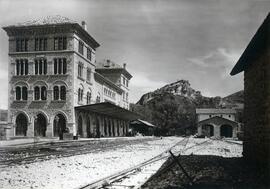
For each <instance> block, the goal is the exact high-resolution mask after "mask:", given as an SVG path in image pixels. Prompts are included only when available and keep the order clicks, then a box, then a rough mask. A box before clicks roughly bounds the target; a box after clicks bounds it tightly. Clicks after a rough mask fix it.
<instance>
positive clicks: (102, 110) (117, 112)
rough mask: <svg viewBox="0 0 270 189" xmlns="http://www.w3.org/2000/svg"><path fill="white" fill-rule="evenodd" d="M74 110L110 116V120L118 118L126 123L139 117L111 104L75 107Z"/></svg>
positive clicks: (103, 103)
mask: <svg viewBox="0 0 270 189" xmlns="http://www.w3.org/2000/svg"><path fill="white" fill-rule="evenodd" d="M75 110H78V111H89V112H94V113H98V114H103V115H106V116H111V117H112V118H118V119H122V120H127V121H131V120H135V119H138V118H139V117H140V116H139V115H138V114H136V113H134V112H131V111H129V110H127V109H124V108H121V107H120V106H116V105H115V104H112V103H110V102H102V103H97V104H88V105H84V106H77V107H75Z"/></svg>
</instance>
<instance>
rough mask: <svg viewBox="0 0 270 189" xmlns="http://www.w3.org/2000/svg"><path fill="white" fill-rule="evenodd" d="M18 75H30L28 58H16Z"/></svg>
mask: <svg viewBox="0 0 270 189" xmlns="http://www.w3.org/2000/svg"><path fill="white" fill-rule="evenodd" d="M16 75H28V60H27V59H17V60H16Z"/></svg>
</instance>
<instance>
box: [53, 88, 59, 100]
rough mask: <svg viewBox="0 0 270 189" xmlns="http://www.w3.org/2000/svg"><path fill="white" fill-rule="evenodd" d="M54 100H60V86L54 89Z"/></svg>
mask: <svg viewBox="0 0 270 189" xmlns="http://www.w3.org/2000/svg"><path fill="white" fill-rule="evenodd" d="M53 99H54V100H59V87H58V86H54V87H53Z"/></svg>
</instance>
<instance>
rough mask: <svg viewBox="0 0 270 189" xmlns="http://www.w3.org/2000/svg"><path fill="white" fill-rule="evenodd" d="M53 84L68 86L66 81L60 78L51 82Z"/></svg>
mask: <svg viewBox="0 0 270 189" xmlns="http://www.w3.org/2000/svg"><path fill="white" fill-rule="evenodd" d="M52 85H53V86H54V85H65V86H66V87H67V86H68V85H67V83H66V82H65V81H61V80H56V81H55V82H53V84H52Z"/></svg>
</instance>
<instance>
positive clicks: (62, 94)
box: [60, 86, 66, 100]
mask: <svg viewBox="0 0 270 189" xmlns="http://www.w3.org/2000/svg"><path fill="white" fill-rule="evenodd" d="M60 100H66V87H65V86H61V87H60Z"/></svg>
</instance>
